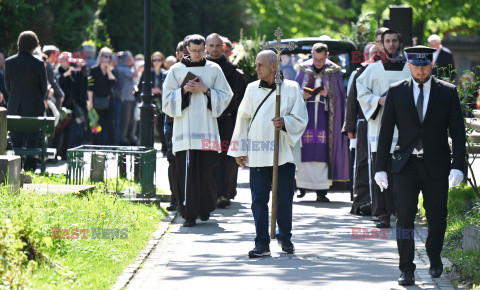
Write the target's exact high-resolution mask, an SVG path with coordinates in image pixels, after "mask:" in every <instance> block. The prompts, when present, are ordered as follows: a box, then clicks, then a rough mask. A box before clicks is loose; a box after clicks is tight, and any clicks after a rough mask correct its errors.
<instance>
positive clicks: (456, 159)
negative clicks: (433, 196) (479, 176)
mask: <svg viewBox="0 0 480 290" xmlns="http://www.w3.org/2000/svg"><path fill="white" fill-rule="evenodd" d="M395 125H396V126H397V128H398V142H397V146H396V148H395V151H394V153H393V157H390V156H391V154H390V148H391V144H392V136H393V130H394V127H395ZM449 134H450V137H451V138H452V144H453V145H452V148H453V153H452V154H451V152H450V147H449V145H448V135H449ZM420 138H422V142H423V152H424V162H425V165H426V167H427V172H428V173H429V174H430V175H431V176H432V177H434V176H435V177H442V178H443V177H447V176H448V174H449V172H450V169H451V168H454V169H458V170H461V171H463V168H464V161H465V126H464V123H463V117H462V110H461V108H460V101H459V99H458V93H457V88H456V87H455V86H454V85H452V84H449V83H447V82H444V81H441V80H438V79H436V78H435V77H432V86H431V88H430V97H429V101H428V106H427V111H426V113H425V117H424V122H423V124H421V123H420V120H419V118H418V114H417V109H416V107H415V101H414V98H413V84H412V79H411V78H410V79H406V80H403V81H400V82H397V83H394V84H392V85H391V86H390V89H389V90H388V93H387V99H386V102H385V108H384V112H383V118H382V127H381V129H380V136H379V141H378V147H377V163H376V171H377V172H379V171H386V170H387V163H388V159H390V158H392V173H399V172H401V171H402V169H403V167H404V166H405V164H406V163H407V161H408V159H409V158H410V157H411V156H412V151H413V149H414V147H415V146H416V144H417V143H418V141H419V139H420Z"/></svg>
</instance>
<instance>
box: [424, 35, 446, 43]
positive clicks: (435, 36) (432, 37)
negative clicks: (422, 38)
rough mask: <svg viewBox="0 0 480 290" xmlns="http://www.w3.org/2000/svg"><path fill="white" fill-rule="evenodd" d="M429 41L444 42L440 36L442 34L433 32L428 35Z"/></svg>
mask: <svg viewBox="0 0 480 290" xmlns="http://www.w3.org/2000/svg"><path fill="white" fill-rule="evenodd" d="M427 41H428V42H431V41H438V42H442V39H441V38H440V36H438V35H437V34H432V35H430V36H429V37H428V40H427Z"/></svg>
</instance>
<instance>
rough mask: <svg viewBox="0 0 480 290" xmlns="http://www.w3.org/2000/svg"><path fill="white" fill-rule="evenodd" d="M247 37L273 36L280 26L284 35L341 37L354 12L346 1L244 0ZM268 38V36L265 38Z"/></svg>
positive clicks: (346, 33)
mask: <svg viewBox="0 0 480 290" xmlns="http://www.w3.org/2000/svg"><path fill="white" fill-rule="evenodd" d="M245 2H246V6H247V9H246V13H247V15H248V17H247V19H248V20H247V28H250V29H248V31H247V36H248V37H254V36H255V35H256V34H259V35H267V36H268V35H273V32H274V31H275V29H276V28H277V26H280V27H281V28H282V29H283V32H284V37H285V38H289V37H307V36H317V37H318V36H320V35H322V34H326V35H328V36H330V37H332V38H336V39H342V38H344V35H348V34H350V22H351V21H354V20H356V14H355V11H354V10H353V8H351V6H348V7H347V6H346V4H345V3H346V2H345V1H340V0H332V1H316V0H281V1H279V0H245ZM267 39H268V38H267Z"/></svg>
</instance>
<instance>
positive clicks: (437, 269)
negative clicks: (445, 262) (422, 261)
mask: <svg viewBox="0 0 480 290" xmlns="http://www.w3.org/2000/svg"><path fill="white" fill-rule="evenodd" d="M428 273H430V276H432V278H438V277H440V276H441V275H442V273H443V266H434V267H430V269H429V270H428Z"/></svg>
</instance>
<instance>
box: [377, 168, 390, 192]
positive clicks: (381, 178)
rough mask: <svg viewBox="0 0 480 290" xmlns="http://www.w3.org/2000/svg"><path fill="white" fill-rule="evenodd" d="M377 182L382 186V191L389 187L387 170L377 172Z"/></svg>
mask: <svg viewBox="0 0 480 290" xmlns="http://www.w3.org/2000/svg"><path fill="white" fill-rule="evenodd" d="M375 182H376V183H377V184H378V187H380V191H382V192H383V191H384V190H385V189H387V188H388V178H387V173H386V172H385V171H380V172H377V173H375Z"/></svg>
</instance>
